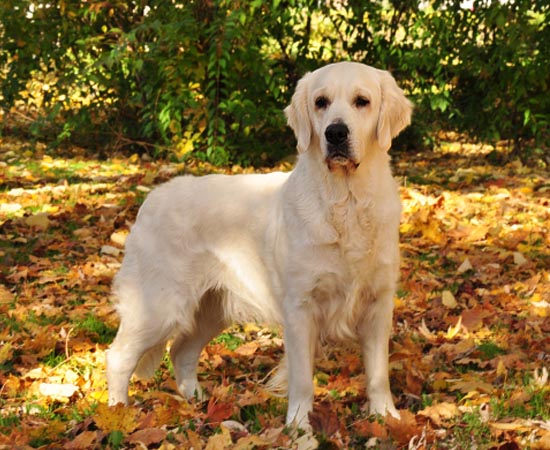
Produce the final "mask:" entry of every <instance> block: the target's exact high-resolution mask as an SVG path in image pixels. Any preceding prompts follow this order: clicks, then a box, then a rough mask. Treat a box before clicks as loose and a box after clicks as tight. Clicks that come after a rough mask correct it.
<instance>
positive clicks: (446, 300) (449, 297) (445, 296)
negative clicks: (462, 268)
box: [441, 291, 457, 309]
mask: <svg viewBox="0 0 550 450" xmlns="http://www.w3.org/2000/svg"><path fill="white" fill-rule="evenodd" d="M441 303H443V305H444V306H446V307H447V308H450V309H453V308H456V307H457V302H456V299H455V296H454V295H453V293H452V292H451V291H443V293H442V294H441Z"/></svg>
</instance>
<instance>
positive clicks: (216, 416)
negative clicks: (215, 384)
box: [206, 397, 234, 423]
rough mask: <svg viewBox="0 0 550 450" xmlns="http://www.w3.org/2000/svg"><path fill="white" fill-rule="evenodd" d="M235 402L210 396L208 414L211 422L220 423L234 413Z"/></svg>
mask: <svg viewBox="0 0 550 450" xmlns="http://www.w3.org/2000/svg"><path fill="white" fill-rule="evenodd" d="M233 409H234V404H233V403H229V402H220V401H217V400H216V399H215V398H214V397H210V400H209V401H208V407H207V409H206V416H207V417H208V420H209V421H210V423H220V422H223V421H224V420H225V419H229V418H230V417H231V416H232V415H233Z"/></svg>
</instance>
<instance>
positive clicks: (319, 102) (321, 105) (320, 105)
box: [315, 96, 329, 109]
mask: <svg viewBox="0 0 550 450" xmlns="http://www.w3.org/2000/svg"><path fill="white" fill-rule="evenodd" d="M328 104H329V101H328V98H326V97H324V96H320V97H317V98H316V99H315V107H316V108H317V109H325V108H326V107H327V106H328Z"/></svg>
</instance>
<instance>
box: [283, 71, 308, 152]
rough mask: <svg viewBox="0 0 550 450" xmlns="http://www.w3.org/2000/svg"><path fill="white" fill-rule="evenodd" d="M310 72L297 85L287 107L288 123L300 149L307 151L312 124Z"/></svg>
mask: <svg viewBox="0 0 550 450" xmlns="http://www.w3.org/2000/svg"><path fill="white" fill-rule="evenodd" d="M309 76H310V74H309V73H306V74H305V75H304V76H303V77H302V79H301V80H300V81H298V85H297V86H296V91H295V92H294V95H293V96H292V101H291V102H290V105H289V106H287V107H286V108H285V115H286V119H287V123H288V125H289V126H290V128H292V130H293V131H294V135H295V136H296V140H297V141H298V145H297V147H298V151H299V152H300V153H302V152H305V151H306V150H307V149H308V148H309V144H310V143H311V133H312V126H311V120H310V119H309V113H308V107H307V96H308V91H309V89H308V84H309Z"/></svg>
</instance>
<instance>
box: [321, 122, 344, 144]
mask: <svg viewBox="0 0 550 450" xmlns="http://www.w3.org/2000/svg"><path fill="white" fill-rule="evenodd" d="M348 135H349V128H348V126H347V125H346V124H345V123H341V122H339V123H333V124H332V125H329V126H328V127H327V129H326V130H325V137H326V138H327V141H328V143H329V144H332V145H340V144H343V143H344V142H346V140H347V139H348Z"/></svg>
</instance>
